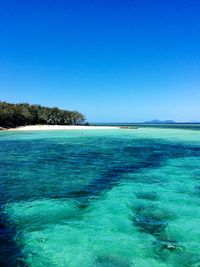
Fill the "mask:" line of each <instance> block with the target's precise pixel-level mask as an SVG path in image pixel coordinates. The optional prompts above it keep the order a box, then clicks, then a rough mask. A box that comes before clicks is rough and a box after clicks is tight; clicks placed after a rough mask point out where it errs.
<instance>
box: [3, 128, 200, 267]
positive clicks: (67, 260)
mask: <svg viewBox="0 0 200 267" xmlns="http://www.w3.org/2000/svg"><path fill="white" fill-rule="evenodd" d="M0 207H1V222H0V227H1V228H0V239H1V240H0V245H1V246H0V266H5V267H13V266H17V267H21V266H23V267H79V266H82V267H133V266H134V267H172V266H173V267H199V266H200V130H199V129H197V128H195V129H191V127H189V128H187V127H184V129H180V128H179V127H177V128H175V129H170V128H168V129H160V128H157V127H148V128H143V127H141V128H138V129H112V130H83V131H34V132H31V131H30V132H1V133H0Z"/></svg>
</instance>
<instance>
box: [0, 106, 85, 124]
mask: <svg viewBox="0 0 200 267" xmlns="http://www.w3.org/2000/svg"><path fill="white" fill-rule="evenodd" d="M84 122H85V117H84V115H83V114H82V113H80V112H78V111H69V110H63V109H59V108H57V107H54V108H49V107H44V106H40V105H30V104H27V103H19V104H11V103H7V102H2V101H0V127H4V128H14V127H18V126H24V125H35V124H48V125H55V124H57V125H79V124H83V123H84Z"/></svg>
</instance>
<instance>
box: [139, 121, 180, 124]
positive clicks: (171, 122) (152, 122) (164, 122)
mask: <svg viewBox="0 0 200 267" xmlns="http://www.w3.org/2000/svg"><path fill="white" fill-rule="evenodd" d="M144 123H145V124H174V123H176V122H175V121H172V120H164V121H161V120H152V121H145V122H144Z"/></svg>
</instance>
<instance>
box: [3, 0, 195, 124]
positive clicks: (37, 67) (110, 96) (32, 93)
mask: <svg viewBox="0 0 200 267" xmlns="http://www.w3.org/2000/svg"><path fill="white" fill-rule="evenodd" d="M0 99H1V100H4V101H9V102H29V103H35V104H42V105H48V106H58V107H60V108H66V109H71V110H79V111H81V112H83V113H84V114H85V115H86V117H87V119H88V120H89V121H93V122H95V121H96V122H103V121H104V122H111V121H113V122H117V121H121V122H132V121H144V120H150V119H155V118H157V119H174V120H176V121H194V120H198V121H200V1H199V0H146V1H145V0H130V1H128V0H79V1H78V0H35V1H34V0H24V1H22V0H1V1H0Z"/></svg>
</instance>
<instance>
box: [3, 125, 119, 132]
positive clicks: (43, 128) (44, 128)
mask: <svg viewBox="0 0 200 267" xmlns="http://www.w3.org/2000/svg"><path fill="white" fill-rule="evenodd" d="M119 128H120V127H116V126H85V125H27V126H21V127H17V128H11V129H8V131H49V130H106V129H119Z"/></svg>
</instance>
